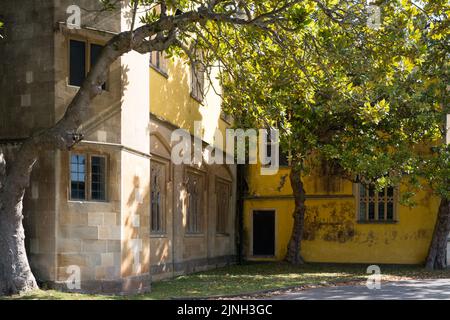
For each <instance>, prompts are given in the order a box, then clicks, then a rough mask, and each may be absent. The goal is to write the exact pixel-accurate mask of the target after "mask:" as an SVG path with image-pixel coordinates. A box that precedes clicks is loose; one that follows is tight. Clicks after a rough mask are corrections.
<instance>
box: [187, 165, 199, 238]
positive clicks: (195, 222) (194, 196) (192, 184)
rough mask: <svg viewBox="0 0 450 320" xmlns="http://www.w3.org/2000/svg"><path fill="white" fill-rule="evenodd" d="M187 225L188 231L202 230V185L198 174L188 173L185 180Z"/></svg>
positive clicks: (197, 231)
mask: <svg viewBox="0 0 450 320" xmlns="http://www.w3.org/2000/svg"><path fill="white" fill-rule="evenodd" d="M186 187H187V212H186V213H187V225H186V229H187V232H188V233H201V232H202V217H203V215H202V212H203V209H202V192H203V191H202V190H203V189H202V186H201V178H200V176H198V175H196V174H194V173H189V174H188V181H187V186H186Z"/></svg>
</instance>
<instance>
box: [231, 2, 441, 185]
mask: <svg viewBox="0 0 450 320" xmlns="http://www.w3.org/2000/svg"><path fill="white" fill-rule="evenodd" d="M327 5H328V11H324V10H323V8H318V7H316V3H315V2H314V1H303V2H302V3H300V4H297V5H296V6H294V7H293V8H292V9H291V10H290V11H289V12H288V13H286V14H285V16H286V17H289V18H290V21H292V22H293V24H294V25H295V26H297V27H298V28H297V29H296V31H294V32H293V31H292V30H283V29H277V30H276V32H274V33H273V34H271V35H261V34H252V33H250V32H248V30H240V31H239V32H238V34H239V38H240V40H241V41H238V42H239V48H237V50H236V51H234V52H227V53H226V58H227V61H230V65H229V66H230V69H229V71H230V73H232V74H233V75H234V77H232V78H230V79H232V80H231V81H229V82H226V83H225V86H226V87H227V90H226V93H227V95H226V97H225V101H224V104H225V105H226V106H227V110H230V111H232V112H233V113H234V114H235V115H236V116H237V117H238V118H239V117H240V118H241V122H242V123H245V124H247V125H251V126H262V125H263V124H264V123H271V124H277V125H278V126H279V127H280V128H282V130H283V132H282V134H281V139H282V144H284V145H289V146H290V147H291V149H292V152H293V153H296V155H297V157H299V158H304V157H307V156H310V155H312V154H314V155H318V154H321V155H323V156H324V157H325V158H328V159H331V160H336V161H338V163H339V165H340V166H341V167H342V168H343V170H344V171H345V172H347V173H348V174H349V175H350V176H355V175H359V176H365V177H366V178H367V179H370V180H372V181H374V182H375V183H376V184H377V185H378V186H385V185H388V184H394V183H398V182H399V181H400V180H401V179H402V178H405V177H408V179H410V180H411V181H418V179H415V177H419V176H421V177H425V173H424V172H425V171H424V169H423V168H425V167H427V168H429V167H430V166H431V163H433V166H432V167H433V168H434V169H433V170H431V169H427V172H430V173H431V172H434V173H436V175H428V176H427V180H428V181H431V182H433V185H439V187H438V186H436V189H435V190H436V191H437V192H439V193H442V190H443V189H446V188H447V189H449V188H448V186H446V187H445V186H443V182H444V181H445V174H448V171H446V169H444V167H445V164H446V163H445V161H444V160H445V159H444V160H443V159H442V158H441V157H442V155H438V154H437V153H433V154H429V152H428V153H427V152H422V150H423V148H424V146H427V145H430V143H432V142H433V143H435V144H436V143H438V144H440V142H438V141H439V139H440V138H442V131H441V130H440V129H439V128H442V126H443V115H444V111H443V110H442V108H439V107H438V106H441V105H444V106H445V105H449V103H448V102H446V99H447V98H446V95H445V87H446V83H448V53H445V52H448V50H447V48H448V43H446V42H445V41H444V40H442V39H444V35H443V31H442V30H443V28H442V26H443V25H448V20H447V16H446V15H445V14H444V11H443V10H442V7H443V6H447V8H448V5H447V4H445V3H444V2H440V5H436V4H434V3H432V2H425V4H424V6H423V10H416V9H417V8H416V9H412V8H413V7H414V6H411V5H410V3H409V2H407V4H404V5H402V4H401V3H400V2H383V3H380V4H379V5H380V6H382V7H383V10H382V13H383V17H382V18H383V19H382V20H383V25H382V28H380V29H379V30H376V31H375V30H373V29H370V28H368V27H367V25H366V21H365V20H364V19H361V16H360V13H361V12H360V10H361V9H363V7H361V6H348V7H346V3H345V2H341V1H334V2H333V3H331V2H329V3H327ZM337 7H339V8H340V9H339V10H338V11H336V10H333V9H335V8H337ZM330 8H331V9H330ZM414 8H415V7H414ZM329 10H331V11H329ZM438 15H439V16H440V19H437V20H436V21H434V19H433V24H430V21H429V19H431V18H430V17H437V16H438ZM435 24H436V25H435ZM427 26H428V27H427ZM438 30H439V31H438ZM437 33H439V34H441V35H442V36H437V35H436V34H437ZM255 35H257V36H258V38H257V41H256V40H255V39H256V38H255ZM244 57H245V58H244ZM241 59H243V60H241ZM447 95H448V94H447ZM243 110H245V111H243ZM284 128H289V130H286V129H284ZM425 149H426V148H425ZM425 159H427V160H425ZM430 159H433V160H432V161H431V160H430ZM438 159H440V160H438ZM447 160H448V159H447ZM424 161H426V165H425V162H424ZM437 167H439V168H440V169H437ZM435 182H439V183H435Z"/></svg>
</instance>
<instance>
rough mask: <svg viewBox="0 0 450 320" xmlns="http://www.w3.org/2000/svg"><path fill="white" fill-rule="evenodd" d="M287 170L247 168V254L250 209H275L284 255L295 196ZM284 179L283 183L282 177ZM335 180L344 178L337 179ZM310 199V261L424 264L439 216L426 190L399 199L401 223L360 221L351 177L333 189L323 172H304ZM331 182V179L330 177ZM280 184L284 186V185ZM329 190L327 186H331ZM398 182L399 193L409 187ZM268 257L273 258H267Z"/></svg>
mask: <svg viewBox="0 0 450 320" xmlns="http://www.w3.org/2000/svg"><path fill="white" fill-rule="evenodd" d="M288 175H289V169H287V168H282V169H280V171H279V172H278V174H277V175H273V176H262V175H260V174H259V167H258V166H257V165H254V166H250V167H249V171H248V180H249V193H250V196H249V198H248V199H247V200H246V201H245V203H244V232H245V235H244V236H245V239H246V241H245V248H246V255H247V258H248V259H250V260H268V258H263V259H261V258H258V257H253V256H252V248H251V243H252V212H253V210H261V209H273V210H275V211H276V213H275V216H276V218H275V219H276V221H275V228H276V231H275V235H276V236H275V237H276V240H275V257H274V258H272V260H282V259H283V258H284V255H285V253H286V248H287V244H288V241H289V238H290V235H291V231H292V223H293V219H292V212H293V209H294V202H293V198H290V197H289V196H290V195H291V192H292V190H291V187H290V182H289V176H288ZM282 177H285V178H282ZM282 179H285V183H284V185H283V184H280V181H281V180H282ZM337 180H340V179H338V178H337ZM304 181H305V189H306V192H307V194H308V195H309V196H310V197H309V198H308V199H307V201H306V205H307V213H306V219H305V235H304V238H305V239H304V240H303V241H302V252H303V257H304V258H305V260H306V261H309V262H330V263H331V262H335V263H387V264H420V263H423V262H424V260H425V258H426V254H427V251H428V247H429V244H430V241H431V237H432V233H433V228H434V223H435V221H436V215H437V209H438V205H439V199H437V198H436V197H433V196H431V195H430V193H429V192H427V191H422V192H420V193H418V194H417V195H416V197H415V201H416V202H417V203H418V204H417V206H415V207H413V208H409V207H405V206H401V205H400V204H397V216H396V218H397V220H398V222H397V223H358V222H357V212H356V211H357V210H356V208H357V202H356V199H355V197H354V191H353V185H352V183H351V182H349V181H344V180H341V181H338V182H336V181H335V182H334V186H335V187H336V186H339V190H337V191H334V190H329V189H333V188H327V187H326V183H327V180H325V179H324V178H323V177H320V176H311V177H306V178H305V179H304ZM328 181H329V180H328ZM280 186H282V187H281V188H280ZM327 189H328V190H327ZM405 191H406V187H405V186H403V187H400V190H399V192H400V193H401V192H405ZM269 260H270V259H269Z"/></svg>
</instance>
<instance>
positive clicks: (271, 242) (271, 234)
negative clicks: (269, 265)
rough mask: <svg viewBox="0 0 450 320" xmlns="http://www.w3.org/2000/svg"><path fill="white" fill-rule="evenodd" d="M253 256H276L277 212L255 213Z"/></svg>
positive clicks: (264, 211)
mask: <svg viewBox="0 0 450 320" xmlns="http://www.w3.org/2000/svg"><path fill="white" fill-rule="evenodd" d="M253 255H254V256H274V255H275V211H273V210H258V211H253Z"/></svg>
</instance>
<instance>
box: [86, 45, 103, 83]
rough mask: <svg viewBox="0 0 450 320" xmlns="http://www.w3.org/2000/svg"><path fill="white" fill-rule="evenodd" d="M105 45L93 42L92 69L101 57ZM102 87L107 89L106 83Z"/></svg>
mask: <svg viewBox="0 0 450 320" xmlns="http://www.w3.org/2000/svg"><path fill="white" fill-rule="evenodd" d="M102 49H103V46H101V45H98V44H91V61H90V66H91V67H90V69H92V67H93V66H94V65H95V62H96V61H97V59H98V58H99V57H100V53H101V52H102ZM102 89H103V90H106V83H104V84H103V85H102Z"/></svg>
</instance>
